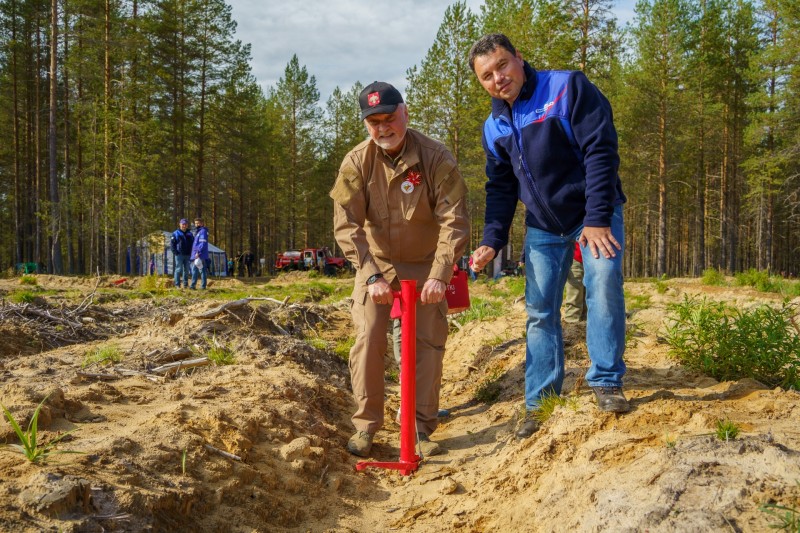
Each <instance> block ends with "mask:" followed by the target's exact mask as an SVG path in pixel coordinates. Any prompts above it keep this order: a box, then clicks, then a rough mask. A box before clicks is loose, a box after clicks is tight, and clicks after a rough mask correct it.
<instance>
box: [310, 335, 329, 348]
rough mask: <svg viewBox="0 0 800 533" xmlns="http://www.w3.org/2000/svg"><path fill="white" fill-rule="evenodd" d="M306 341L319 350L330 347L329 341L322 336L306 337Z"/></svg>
mask: <svg viewBox="0 0 800 533" xmlns="http://www.w3.org/2000/svg"><path fill="white" fill-rule="evenodd" d="M306 342H307V343H308V345H309V346H312V347H314V348H316V349H317V350H327V349H328V342H327V341H326V340H325V339H323V338H322V337H306Z"/></svg>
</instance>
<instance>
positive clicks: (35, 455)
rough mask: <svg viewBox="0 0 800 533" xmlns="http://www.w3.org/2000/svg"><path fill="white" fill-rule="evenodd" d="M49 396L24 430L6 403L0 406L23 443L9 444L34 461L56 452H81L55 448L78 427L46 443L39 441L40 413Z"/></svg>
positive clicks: (40, 404) (42, 459) (38, 407)
mask: <svg viewBox="0 0 800 533" xmlns="http://www.w3.org/2000/svg"><path fill="white" fill-rule="evenodd" d="M49 397H50V396H49V395H48V396H46V397H45V398H44V400H42V401H41V403H39V405H38V406H37V407H36V410H35V411H34V412H33V416H32V417H31V421H30V422H29V423H28V429H26V430H23V429H22V427H20V425H19V423H18V422H17V420H16V419H15V418H14V415H12V414H11V411H9V410H8V409H7V408H6V406H5V405H3V404H0V407H2V408H3V413H4V414H5V416H6V420H8V423H9V424H11V427H12V428H14V432H15V433H16V434H17V437H18V438H19V440H20V443H21V444H9V445H8V446H9V447H10V448H11V449H12V450H14V451H16V452H19V453H21V454H23V455H24V456H25V458H26V459H27V460H28V461H30V462H32V463H39V462H42V463H43V462H45V461H46V460H47V458H48V457H49V456H51V455H54V454H61V453H81V452H76V451H71V450H58V451H56V450H53V447H54V446H55V445H56V444H57V443H58V441H60V440H61V439H63V438H64V437H66V436H67V435H69V434H70V433H72V432H74V431H77V428H76V429H73V430H72V431H67V432H66V433H63V434H61V435H59V436H58V437H56V438H55V439H53V440H51V441H50V442H48V443H46V444H41V443H40V442H39V440H38V430H39V413H40V412H41V410H42V406H43V405H44V403H45V402H46V401H47V398H49Z"/></svg>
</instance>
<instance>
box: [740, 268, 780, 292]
mask: <svg viewBox="0 0 800 533" xmlns="http://www.w3.org/2000/svg"><path fill="white" fill-rule="evenodd" d="M734 278H735V280H736V284H737V285H739V286H742V287H754V288H755V289H757V290H759V291H762V292H780V287H781V283H780V278H778V279H775V278H771V277H770V275H769V272H767V271H766V270H756V269H754V268H751V269H750V270H748V271H746V272H739V273H737V274H736V276H734Z"/></svg>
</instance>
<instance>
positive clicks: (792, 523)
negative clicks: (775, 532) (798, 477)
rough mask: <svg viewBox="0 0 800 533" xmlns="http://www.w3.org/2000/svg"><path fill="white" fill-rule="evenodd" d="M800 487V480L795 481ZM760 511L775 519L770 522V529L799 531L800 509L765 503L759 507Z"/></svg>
mask: <svg viewBox="0 0 800 533" xmlns="http://www.w3.org/2000/svg"><path fill="white" fill-rule="evenodd" d="M797 485H798V486H799V487H800V481H798V482H797ZM759 510H760V511H761V512H762V513H766V514H768V515H770V516H772V517H773V518H775V519H776V520H777V522H775V523H773V524H770V525H769V527H770V529H783V530H786V531H789V532H794V533H800V509H797V508H796V507H789V506H788V505H780V504H776V503H766V504H763V505H761V506H760V507H759Z"/></svg>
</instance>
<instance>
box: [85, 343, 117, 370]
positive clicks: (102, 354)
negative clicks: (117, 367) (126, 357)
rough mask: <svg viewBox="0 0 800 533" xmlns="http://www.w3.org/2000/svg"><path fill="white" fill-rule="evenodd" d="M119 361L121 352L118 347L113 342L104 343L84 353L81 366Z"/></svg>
mask: <svg viewBox="0 0 800 533" xmlns="http://www.w3.org/2000/svg"><path fill="white" fill-rule="evenodd" d="M120 361H122V352H121V351H120V349H119V347H118V346H116V345H114V344H104V345H103V346H98V347H97V348H95V349H94V350H93V351H90V352H87V353H86V355H85V357H84V358H83V363H82V364H81V368H86V367H87V366H91V365H97V364H103V365H105V364H112V363H119V362H120Z"/></svg>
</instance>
